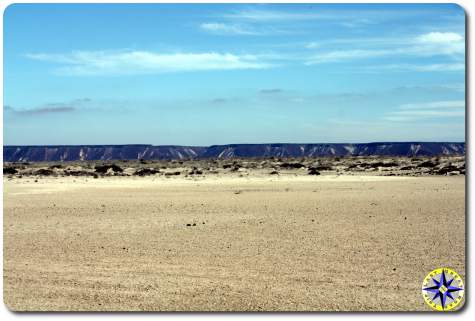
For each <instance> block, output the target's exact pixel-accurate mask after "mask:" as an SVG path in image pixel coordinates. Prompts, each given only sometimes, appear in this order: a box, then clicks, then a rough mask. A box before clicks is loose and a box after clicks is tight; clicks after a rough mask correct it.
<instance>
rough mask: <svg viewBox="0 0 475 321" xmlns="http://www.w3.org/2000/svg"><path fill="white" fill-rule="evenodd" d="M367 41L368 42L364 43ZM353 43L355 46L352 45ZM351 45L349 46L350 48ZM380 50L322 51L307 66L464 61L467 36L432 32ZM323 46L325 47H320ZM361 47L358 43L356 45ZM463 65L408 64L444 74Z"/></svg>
mask: <svg viewBox="0 0 475 321" xmlns="http://www.w3.org/2000/svg"><path fill="white" fill-rule="evenodd" d="M363 42H364V40H363ZM314 44H316V43H308V44H306V45H305V47H306V48H307V49H311V48H312V47H314V48H318V47H319V46H317V45H315V46H314ZM350 44H351V43H350ZM350 44H346V46H349V45H350ZM381 45H383V46H382V47H380V48H377V47H375V46H373V48H370V49H367V48H368V47H367V46H366V48H365V49H359V48H356V49H354V48H352V49H344V50H332V51H326V52H318V53H316V54H313V55H311V56H310V57H309V58H308V59H307V61H306V62H305V64H306V65H316V64H323V63H337V62H346V61H354V60H362V59H370V58H379V57H394V56H399V57H401V58H402V57H412V56H414V57H434V56H449V57H450V58H453V59H458V60H461V59H462V58H463V57H464V54H465V41H464V37H463V36H461V35H459V34H457V33H453V32H429V33H426V34H422V35H419V36H417V37H413V38H409V39H400V40H397V41H395V42H394V43H391V42H385V43H382V44H381ZM320 46H321V44H320ZM354 46H358V44H354ZM462 65H463V64H461V63H445V64H433V65H431V66H426V67H424V66H411V65H406V68H407V69H408V70H409V69H412V70H414V71H442V70H448V69H449V70H452V71H455V70H460V69H461V66H462ZM399 66H400V67H403V65H399Z"/></svg>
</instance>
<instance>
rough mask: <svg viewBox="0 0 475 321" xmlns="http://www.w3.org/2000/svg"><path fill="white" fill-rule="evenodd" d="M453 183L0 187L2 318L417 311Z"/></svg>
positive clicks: (450, 222)
mask: <svg viewBox="0 0 475 321" xmlns="http://www.w3.org/2000/svg"><path fill="white" fill-rule="evenodd" d="M464 189H465V177H464V176H448V177H447V176H443V177H442V176H439V177H417V178H416V177H382V176H379V177H374V176H363V177H361V176H339V177H336V176H301V177H298V176H297V177H272V178H271V177H254V178H253V177H228V178H224V177H221V178H218V177H215V178H212V177H208V178H199V179H185V178H164V177H162V178H153V177H145V178H140V177H111V178H103V179H92V178H73V177H59V178H42V179H39V180H38V182H34V179H32V178H21V179H18V178H15V179H11V180H7V179H5V180H4V301H5V303H6V305H7V306H8V307H9V308H10V309H12V310H17V311H18V310H21V311H23V310H29V311H39V310H54V311H59V310H61V311H62V310H74V311H78V310H92V311H98V310H109V311H110V310H114V311H119V310H127V311H131V310H133V311H135V310H139V311H142V310H146V311H152V310H167V311H177V310H178V311H209V310H212V311H223V310H231V311H260V310H264V311H314V310H315V311H322V310H324V311H340V310H347V311H348V310H349V311H356V310H364V311H373V310H397V311H399V310H404V311H407V310H411V311H412V310H422V311H425V310H429V308H428V307H427V306H426V305H425V303H424V301H423V299H422V295H421V283H422V280H423V278H424V277H425V275H426V274H427V273H428V272H429V271H431V270H433V269H434V268H438V267H442V266H448V267H451V268H453V269H455V270H456V271H457V272H458V273H459V274H460V275H461V276H462V278H465V191H464Z"/></svg>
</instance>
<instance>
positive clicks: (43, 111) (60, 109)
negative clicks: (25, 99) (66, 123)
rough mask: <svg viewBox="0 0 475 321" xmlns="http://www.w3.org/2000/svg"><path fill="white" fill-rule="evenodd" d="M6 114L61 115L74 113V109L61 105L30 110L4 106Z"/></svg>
mask: <svg viewBox="0 0 475 321" xmlns="http://www.w3.org/2000/svg"><path fill="white" fill-rule="evenodd" d="M4 110H5V111H6V112H11V113H14V114H16V115H19V116H34V115H47V114H62V113H71V112H74V111H76V108H75V107H72V106H65V105H62V104H50V105H47V106H44V107H38V108H32V109H16V108H13V107H11V106H4Z"/></svg>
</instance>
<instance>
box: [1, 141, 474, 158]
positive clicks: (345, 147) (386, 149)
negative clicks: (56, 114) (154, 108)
mask: <svg viewBox="0 0 475 321" xmlns="http://www.w3.org/2000/svg"><path fill="white" fill-rule="evenodd" d="M464 154H465V143H368V144H231V145H214V146H209V147H196V146H153V145H83V146H4V147H3V160H4V161H5V162H19V161H30V162H41V161H78V160H121V159H130V160H132V159H196V158H246V157H326V156H372V155H374V156H437V155H464Z"/></svg>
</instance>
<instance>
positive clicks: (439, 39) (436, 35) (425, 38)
mask: <svg viewBox="0 0 475 321" xmlns="http://www.w3.org/2000/svg"><path fill="white" fill-rule="evenodd" d="M417 40H418V41H419V42H423V43H424V42H425V43H444V44H445V43H452V42H462V41H463V40H464V39H463V37H462V36H461V35H459V34H458V33H454V32H429V33H426V34H423V35H420V36H419V37H417Z"/></svg>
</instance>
